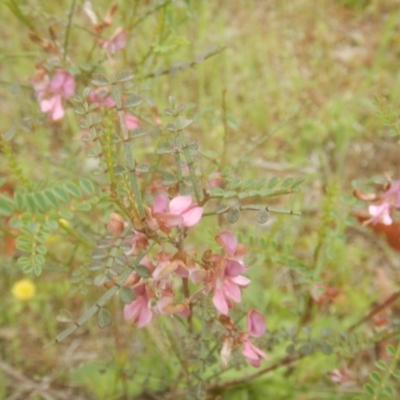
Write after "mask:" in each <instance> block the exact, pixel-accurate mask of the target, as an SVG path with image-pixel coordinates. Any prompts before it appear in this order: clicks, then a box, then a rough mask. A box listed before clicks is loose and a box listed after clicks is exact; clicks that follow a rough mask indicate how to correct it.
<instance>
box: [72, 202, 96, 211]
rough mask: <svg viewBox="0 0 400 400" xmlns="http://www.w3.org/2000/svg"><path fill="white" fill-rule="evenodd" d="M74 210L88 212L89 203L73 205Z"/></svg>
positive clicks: (89, 208)
mask: <svg viewBox="0 0 400 400" xmlns="http://www.w3.org/2000/svg"><path fill="white" fill-rule="evenodd" d="M74 208H75V210H77V211H90V210H91V209H92V206H91V204H89V203H78V204H75V205H74Z"/></svg>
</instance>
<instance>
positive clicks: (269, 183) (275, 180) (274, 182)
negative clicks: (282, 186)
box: [268, 176, 279, 189]
mask: <svg viewBox="0 0 400 400" xmlns="http://www.w3.org/2000/svg"><path fill="white" fill-rule="evenodd" d="M278 181H279V178H277V177H276V176H274V177H273V178H271V179H270V181H269V182H268V189H272V188H273V187H274V186H275V185H276V184H277V183H278Z"/></svg>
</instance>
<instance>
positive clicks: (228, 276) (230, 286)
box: [213, 231, 250, 315]
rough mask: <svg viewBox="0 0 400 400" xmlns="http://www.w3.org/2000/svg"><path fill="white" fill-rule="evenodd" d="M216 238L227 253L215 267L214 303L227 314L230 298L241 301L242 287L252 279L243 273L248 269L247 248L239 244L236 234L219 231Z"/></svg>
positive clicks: (230, 304) (220, 310) (230, 305)
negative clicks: (245, 261)
mask: <svg viewBox="0 0 400 400" xmlns="http://www.w3.org/2000/svg"><path fill="white" fill-rule="evenodd" d="M215 240H216V242H217V243H218V244H219V245H221V246H222V247H223V248H224V250H225V252H226V253H227V254H226V255H225V256H224V257H222V258H221V261H222V262H218V263H217V264H216V267H215V276H214V296H213V303H214V306H215V308H216V309H217V310H218V311H219V312H220V313H221V314H224V315H227V314H228V309H229V308H230V307H232V303H231V301H230V300H233V301H235V302H236V303H240V302H241V301H242V299H241V288H244V287H247V286H248V285H249V283H250V279H248V278H246V277H245V276H242V275H241V274H242V273H243V272H244V271H245V270H246V269H247V266H246V265H244V264H243V262H242V260H243V259H244V255H245V253H246V249H245V248H244V247H243V246H241V245H239V244H238V242H237V239H236V236H235V235H234V234H233V233H231V232H228V231H223V232H221V233H219V234H218V235H217V236H216V238H215Z"/></svg>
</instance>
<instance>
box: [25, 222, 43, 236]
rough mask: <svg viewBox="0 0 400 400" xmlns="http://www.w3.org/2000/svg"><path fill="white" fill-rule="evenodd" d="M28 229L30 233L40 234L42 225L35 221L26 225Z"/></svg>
mask: <svg viewBox="0 0 400 400" xmlns="http://www.w3.org/2000/svg"><path fill="white" fill-rule="evenodd" d="M26 227H27V229H28V232H30V233H33V234H35V233H38V232H39V231H40V225H39V224H38V223H37V222H35V221H29V222H28V223H27V224H26Z"/></svg>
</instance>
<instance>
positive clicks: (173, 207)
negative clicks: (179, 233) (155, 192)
mask: <svg viewBox="0 0 400 400" xmlns="http://www.w3.org/2000/svg"><path fill="white" fill-rule="evenodd" d="M202 215H203V207H199V206H198V205H197V204H192V197H191V196H177V197H175V198H173V199H172V200H171V201H170V202H169V203H168V199H167V198H166V197H165V196H164V195H160V196H157V197H156V198H155V200H154V203H153V207H152V209H151V214H149V213H148V218H147V222H148V224H149V226H150V227H151V228H152V229H154V230H156V229H157V228H160V229H161V230H163V231H166V232H169V231H170V229H171V228H173V227H175V226H184V227H190V226H193V225H196V224H197V223H198V222H199V221H200V219H201V216H202Z"/></svg>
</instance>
